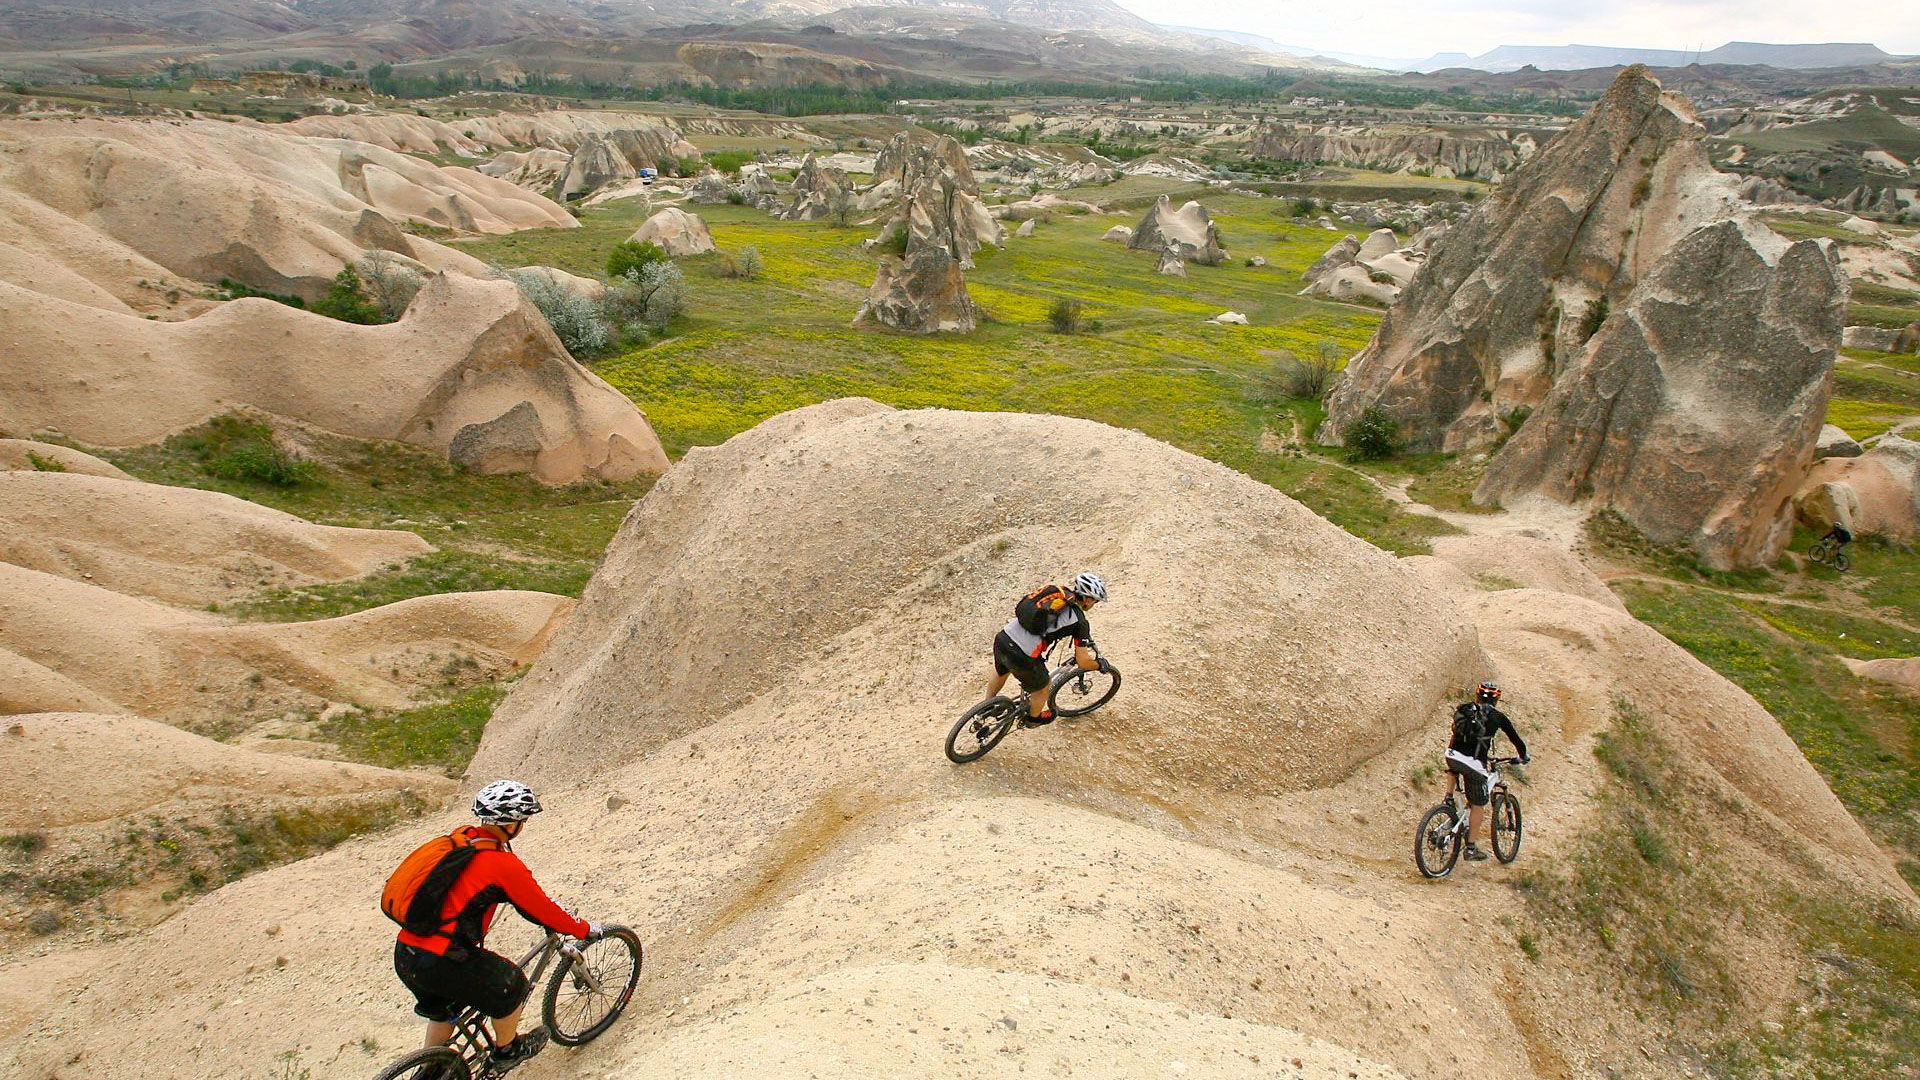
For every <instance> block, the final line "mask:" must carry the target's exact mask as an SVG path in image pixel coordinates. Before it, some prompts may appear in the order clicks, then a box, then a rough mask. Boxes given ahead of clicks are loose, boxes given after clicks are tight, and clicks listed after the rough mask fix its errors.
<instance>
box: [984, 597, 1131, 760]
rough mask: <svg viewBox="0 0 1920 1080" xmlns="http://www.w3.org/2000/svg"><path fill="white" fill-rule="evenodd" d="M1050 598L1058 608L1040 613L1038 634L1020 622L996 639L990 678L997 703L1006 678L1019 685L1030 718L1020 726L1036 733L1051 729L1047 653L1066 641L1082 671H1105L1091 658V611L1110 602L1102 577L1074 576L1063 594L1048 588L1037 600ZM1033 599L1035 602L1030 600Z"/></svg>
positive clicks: (991, 693) (990, 691)
mask: <svg viewBox="0 0 1920 1080" xmlns="http://www.w3.org/2000/svg"><path fill="white" fill-rule="evenodd" d="M1049 594H1050V595H1051V596H1052V598H1053V601H1054V603H1055V604H1057V606H1050V609H1049V610H1046V611H1043V612H1041V613H1040V614H1041V618H1042V620H1043V621H1042V622H1040V623H1038V624H1036V625H1038V626H1039V630H1037V631H1036V630H1029V629H1028V628H1026V627H1025V626H1022V625H1020V619H1019V617H1018V616H1017V615H1016V617H1015V618H1014V619H1013V620H1012V621H1011V622H1009V623H1007V625H1006V626H1005V627H1003V628H1002V629H1001V631H1000V632H999V633H998V634H995V635H994V638H993V674H992V675H989V676H988V677H987V696H988V697H994V696H996V695H998V694H999V693H1000V688H1001V687H1003V686H1005V685H1006V684H1007V676H1008V675H1009V674H1011V675H1013V676H1014V677H1015V678H1017V679H1019V680H1020V689H1022V690H1025V691H1026V692H1027V715H1026V717H1025V718H1023V719H1022V720H1021V721H1020V723H1021V725H1022V726H1024V727H1038V726H1040V725H1041V724H1051V723H1053V712H1052V710H1050V709H1048V708H1047V647H1048V646H1050V645H1052V644H1053V643H1054V642H1056V641H1059V640H1060V639H1062V638H1069V637H1070V638H1072V639H1073V656H1074V660H1075V662H1077V663H1078V664H1079V665H1080V669H1081V670H1082V671H1092V670H1094V669H1095V668H1101V667H1104V666H1105V665H1106V661H1105V660H1099V659H1096V658H1095V657H1094V655H1093V624H1092V623H1091V622H1089V621H1088V620H1087V610H1088V609H1089V608H1091V607H1093V605H1095V604H1097V603H1099V602H1100V601H1102V600H1105V599H1106V598H1107V583H1106V582H1104V581H1102V580H1100V576H1099V575H1098V574H1075V575H1074V576H1073V580H1072V581H1071V582H1068V583H1067V587H1066V588H1065V589H1064V590H1061V589H1058V588H1055V587H1053V586H1048V587H1047V588H1046V589H1041V590H1039V591H1037V592H1036V593H1035V594H1034V596H1035V597H1039V596H1043V595H1049ZM1029 599H1032V598H1031V597H1030V598H1029Z"/></svg>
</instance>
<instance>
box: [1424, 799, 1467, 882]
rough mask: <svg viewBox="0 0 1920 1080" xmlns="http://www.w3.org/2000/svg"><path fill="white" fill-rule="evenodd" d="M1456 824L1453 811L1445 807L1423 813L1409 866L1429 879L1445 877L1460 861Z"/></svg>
mask: <svg viewBox="0 0 1920 1080" xmlns="http://www.w3.org/2000/svg"><path fill="white" fill-rule="evenodd" d="M1459 822H1460V819H1459V817H1458V816H1457V815H1456V813H1455V811H1454V808H1453V807H1451V806H1448V805H1447V804H1446V803H1441V804H1440V805H1439V806H1436V807H1434V808H1433V809H1431V810H1429V811H1427V816H1425V817H1423V818H1421V819H1420V831H1419V832H1417V833H1415V834H1414V836H1413V862H1414V865H1416V866H1418V867H1419V868H1420V872H1421V873H1422V874H1425V875H1426V876H1427V877H1430V878H1440V877H1446V876H1447V875H1448V874H1450V873H1452V872H1453V864H1454V863H1456V862H1458V861H1460V830H1459V829H1457V828H1456V827H1455V826H1457V825H1458V824H1459Z"/></svg>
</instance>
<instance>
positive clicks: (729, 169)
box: [707, 140, 865, 173]
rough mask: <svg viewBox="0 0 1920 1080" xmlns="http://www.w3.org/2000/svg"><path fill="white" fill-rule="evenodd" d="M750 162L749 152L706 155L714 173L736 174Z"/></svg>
mask: <svg viewBox="0 0 1920 1080" xmlns="http://www.w3.org/2000/svg"><path fill="white" fill-rule="evenodd" d="M862 141H863V142H864V141H865V140H862ZM752 160H754V155H753V151H751V150H715V151H713V152H712V153H710V154H708V155H707V164H709V165H711V166H713V168H714V171H715V172H723V173H737V172H739V171H740V166H742V165H745V164H746V163H747V162H749V161H752Z"/></svg>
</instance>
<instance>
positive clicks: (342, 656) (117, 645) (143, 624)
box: [0, 481, 573, 724]
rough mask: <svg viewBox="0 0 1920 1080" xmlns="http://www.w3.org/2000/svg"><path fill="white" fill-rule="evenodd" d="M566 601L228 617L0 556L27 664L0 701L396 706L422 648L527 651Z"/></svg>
mask: <svg viewBox="0 0 1920 1080" xmlns="http://www.w3.org/2000/svg"><path fill="white" fill-rule="evenodd" d="M117 482H118V483H125V482H126V481H117ZM572 606H573V601H572V600H570V599H568V598H567V597H564V596H553V595H550V594H548V593H536V592H514V591H506V590H501V591H493V592H482V593H437V594H435V595H432V596H421V597H415V598H413V599H411V600H403V601H400V602H399V603H396V604H388V605H386V606H384V607H377V608H372V609H369V610H367V611H361V612H356V613H354V614H352V615H345V616H341V617H339V618H334V619H322V620H318V621H315V622H302V623H231V622H228V621H226V620H224V619H222V618H220V617H218V616H215V615H210V614H208V613H206V612H203V611H193V610H183V609H181V608H178V607H173V606H170V605H167V604H162V603H158V602H156V601H153V600H148V599H145V598H143V597H138V596H129V595H123V594H121V593H118V592H114V591H113V590H111V589H106V588H102V587H101V586H99V585H95V584H92V583H90V582H87V581H80V580H72V579H69V578H66V577H62V576H59V575H54V574H47V573H42V572H40V571H37V570H30V569H27V568H25V567H21V566H16V565H14V564H12V563H7V562H0V670H9V669H11V671H12V672H13V673H16V674H17V673H27V674H29V675H31V676H32V677H31V678H28V679H26V680H24V681H21V682H15V681H13V680H12V679H8V680H0V711H4V712H53V711H58V710H62V709H72V708H78V707H80V705H79V703H77V702H74V703H68V704H62V702H72V699H73V698H74V697H75V695H80V696H82V697H84V698H87V699H89V700H92V701H93V702H95V704H92V705H88V706H87V708H88V709H89V710H90V711H107V712H120V711H125V712H135V713H139V714H140V715H142V716H148V717H152V718H154V719H160V720H167V721H170V722H173V723H181V724H191V723H197V722H202V723H203V722H208V721H219V722H223V723H224V722H231V720H232V719H233V718H234V717H236V716H241V715H248V714H252V715H255V716H259V715H260V713H261V712H267V713H270V714H271V713H279V712H283V711H288V710H297V711H306V710H312V711H316V712H317V711H318V710H319V709H321V708H324V707H326V704H327V703H328V702H332V701H349V702H353V703H355V704H359V705H364V706H366V707H369V708H404V707H406V706H407V705H409V704H411V703H412V702H413V699H414V696H415V695H416V694H417V693H418V692H419V691H420V690H421V689H423V688H426V687H431V686H436V685H440V684H442V683H443V682H444V679H445V676H444V674H442V673H440V672H439V668H440V666H441V665H440V664H438V663H433V662H431V661H429V660H428V654H429V653H430V652H437V653H440V654H444V653H445V652H446V651H447V650H448V649H449V648H457V649H459V650H460V651H462V652H466V653H468V654H471V655H474V656H475V657H476V658H477V659H479V660H481V661H482V662H483V663H484V664H485V668H486V669H488V670H493V671H505V670H508V669H510V668H512V667H514V666H515V665H516V664H521V663H526V662H527V661H528V660H531V659H532V658H533V656H534V655H537V654H538V652H539V650H540V648H542V647H544V644H545V640H546V635H547V634H549V633H550V632H551V629H552V624H553V623H554V622H555V620H556V618H557V617H560V616H564V615H565V614H566V612H567V611H568V610H570V609H571V608H572ZM255 674H258V675H259V676H260V678H259V679H254V680H251V682H250V678H251V676H253V675H255ZM256 687H257V688H258V689H257V690H255V689H254V688H256ZM250 697H251V698H254V700H253V703H252V704H250V705H249V704H247V703H246V701H247V699H248V698H250Z"/></svg>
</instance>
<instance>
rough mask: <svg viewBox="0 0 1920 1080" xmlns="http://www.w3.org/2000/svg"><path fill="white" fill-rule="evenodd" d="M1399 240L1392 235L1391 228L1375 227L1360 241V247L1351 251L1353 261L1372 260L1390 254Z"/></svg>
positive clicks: (1397, 245) (1398, 243) (1396, 246)
mask: <svg viewBox="0 0 1920 1080" xmlns="http://www.w3.org/2000/svg"><path fill="white" fill-rule="evenodd" d="M1399 246H1400V240H1399V238H1397V237H1395V236H1394V235H1393V230H1392V229H1375V230H1373V231H1372V232H1370V233H1368V234H1367V238H1366V239H1365V240H1362V241H1361V242H1360V249H1359V250H1358V251H1355V252H1354V253H1353V259H1354V261H1355V262H1372V261H1373V260H1375V259H1377V258H1379V257H1380V256H1382V255H1390V254H1392V253H1393V252H1394V251H1395V249H1397V248H1399Z"/></svg>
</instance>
